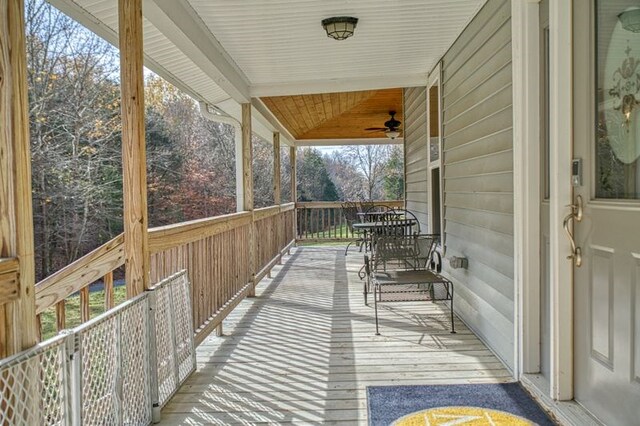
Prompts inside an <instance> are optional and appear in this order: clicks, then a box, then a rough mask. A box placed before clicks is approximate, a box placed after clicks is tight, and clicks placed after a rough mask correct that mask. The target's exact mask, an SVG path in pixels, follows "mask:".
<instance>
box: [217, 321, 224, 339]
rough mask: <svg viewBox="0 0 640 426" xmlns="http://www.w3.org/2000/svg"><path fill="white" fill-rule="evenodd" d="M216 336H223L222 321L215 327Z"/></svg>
mask: <svg viewBox="0 0 640 426" xmlns="http://www.w3.org/2000/svg"><path fill="white" fill-rule="evenodd" d="M216 336H217V337H222V336H224V330H223V328H222V322H221V323H220V324H218V326H217V327H216Z"/></svg>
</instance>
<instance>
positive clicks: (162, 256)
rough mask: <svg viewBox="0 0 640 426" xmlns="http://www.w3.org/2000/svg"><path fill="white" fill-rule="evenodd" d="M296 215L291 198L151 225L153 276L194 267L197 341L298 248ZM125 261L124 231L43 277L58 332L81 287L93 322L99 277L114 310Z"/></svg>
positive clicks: (42, 290)
mask: <svg viewBox="0 0 640 426" xmlns="http://www.w3.org/2000/svg"><path fill="white" fill-rule="evenodd" d="M294 221H295V204H294V203H289V204H282V205H279V206H272V207H267V208H263V209H257V210H255V211H254V212H241V213H234V214H228V215H224V216H218V217H213V218H207V219H201V220H194V221H190V222H184V223H179V224H174V225H169V226H163V227H158V228H152V229H150V230H149V251H150V253H151V271H150V273H151V282H152V283H156V282H159V281H160V280H162V279H164V278H166V277H168V276H170V275H172V274H173V273H175V272H177V271H180V270H182V269H186V270H187V271H188V274H189V280H190V282H191V286H192V291H191V296H192V307H193V325H194V329H195V330H196V343H198V344H199V343H200V342H202V340H204V338H205V337H206V336H207V335H208V334H209V333H211V331H213V330H214V329H216V328H217V327H219V326H220V324H221V323H222V320H223V319H224V318H225V317H226V316H227V315H228V314H229V313H230V312H231V311H232V310H233V308H234V307H235V306H236V305H237V304H238V303H239V302H240V301H241V300H242V299H244V297H246V296H248V295H250V294H252V292H253V289H254V286H255V283H257V282H258V281H259V280H260V279H262V278H263V277H264V276H265V275H268V274H269V272H270V271H271V268H273V266H274V265H275V264H277V263H278V262H279V261H280V259H281V257H282V254H283V253H284V252H286V251H287V250H289V249H290V248H291V246H292V245H293V244H294V243H295V238H294V226H295V225H294ZM123 263H124V241H123V236H122V235H119V236H118V237H116V238H114V239H113V240H111V241H109V242H107V243H106V244H104V245H102V246H100V247H99V248H97V249H96V250H94V251H92V252H91V253H89V254H87V255H85V256H83V257H82V258H80V259H78V260H77V261H75V262H73V263H72V264H70V265H68V266H67V267H65V268H63V269H61V270H60V271H58V272H56V273H55V274H53V275H51V276H49V277H48V278H46V279H44V280H43V281H41V282H40V283H38V284H37V285H36V310H37V314H38V318H39V321H40V323H41V316H42V314H43V313H44V312H45V311H46V310H48V309H51V308H53V307H55V317H56V330H57V331H60V330H62V329H64V328H66V326H67V321H66V301H67V299H68V298H69V297H70V296H72V295H74V294H75V293H78V292H79V309H80V320H81V322H85V321H88V320H89V319H90V316H91V312H90V301H89V297H90V293H89V286H90V285H91V284H93V283H94V282H99V281H101V282H103V283H104V289H105V292H104V307H105V310H106V309H110V308H112V307H113V306H114V290H113V271H115V270H117V269H118V268H120V267H121V266H122V265H123ZM8 264H9V263H7V265H8ZM251 264H253V265H254V270H251V268H250V265H251ZM5 269H7V268H5ZM0 272H2V271H1V270H0Z"/></svg>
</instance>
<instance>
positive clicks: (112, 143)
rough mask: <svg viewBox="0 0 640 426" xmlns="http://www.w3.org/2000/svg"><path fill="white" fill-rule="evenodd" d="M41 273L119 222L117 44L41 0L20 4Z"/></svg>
mask: <svg viewBox="0 0 640 426" xmlns="http://www.w3.org/2000/svg"><path fill="white" fill-rule="evenodd" d="M25 17H26V44H27V81H28V85H29V114H30V131H31V152H32V174H33V183H34V185H33V204H34V227H35V238H36V241H35V245H36V265H37V266H36V267H37V272H38V274H37V275H38V278H42V277H44V276H46V275H48V274H50V273H52V272H53V271H55V270H56V269H58V268H59V267H61V266H63V265H66V264H68V263H70V262H71V261H73V260H75V259H76V258H77V257H79V256H80V255H81V254H83V253H85V252H86V251H88V250H90V249H92V248H94V247H95V246H96V245H97V244H99V242H103V241H104V240H106V239H108V238H109V237H110V234H112V233H118V232H120V231H121V228H122V218H121V215H122V192H121V188H122V182H121V159H120V134H119V132H120V114H119V111H120V103H119V88H118V84H117V75H118V60H117V58H118V57H117V50H116V49H115V48H113V47H112V46H111V45H109V44H108V43H106V42H104V41H103V40H101V39H100V38H98V37H97V36H95V35H94V34H92V33H90V32H89V31H87V30H86V29H84V28H83V27H82V26H80V25H79V24H78V23H76V22H74V21H73V20H71V19H70V18H68V17H66V16H65V15H63V14H62V13H60V12H59V11H57V10H56V9H54V8H53V7H51V6H50V5H49V4H47V3H45V2H44V1H43V0H30V1H27V2H26V5H25Z"/></svg>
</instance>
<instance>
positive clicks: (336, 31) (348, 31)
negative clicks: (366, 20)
mask: <svg viewBox="0 0 640 426" xmlns="http://www.w3.org/2000/svg"><path fill="white" fill-rule="evenodd" d="M357 23H358V18H353V17H351V16H336V17H334V18H327V19H323V20H322V28H324V29H325V31H326V32H327V37H331V38H332V39H334V40H345V39H347V38H349V37H351V36H352V35H353V31H354V30H355V29H356V24H357Z"/></svg>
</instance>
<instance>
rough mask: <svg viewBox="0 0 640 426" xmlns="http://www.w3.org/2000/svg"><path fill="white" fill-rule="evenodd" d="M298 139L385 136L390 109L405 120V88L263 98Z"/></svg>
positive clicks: (397, 116)
mask: <svg viewBox="0 0 640 426" xmlns="http://www.w3.org/2000/svg"><path fill="white" fill-rule="evenodd" d="M261 99H262V101H263V102H264V104H265V105H266V106H267V108H269V110H271V112H272V113H273V114H274V115H275V116H276V118H277V119H278V120H279V121H280V123H282V125H283V126H285V127H286V128H287V130H289V132H290V133H291V134H292V135H293V136H294V137H295V138H296V139H361V138H383V137H385V135H384V132H374V131H366V130H364V129H366V128H369V127H384V122H385V121H387V120H388V119H389V111H396V119H397V120H400V121H402V89H385V90H367V91H361V92H340V93H323V94H315V95H298V96H273V97H265V98H261Z"/></svg>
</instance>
